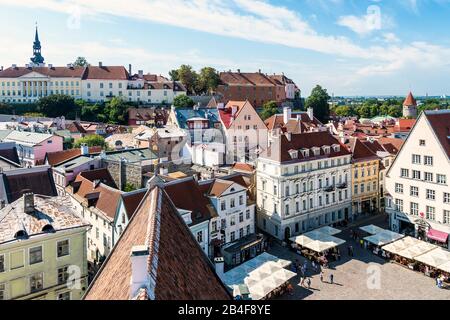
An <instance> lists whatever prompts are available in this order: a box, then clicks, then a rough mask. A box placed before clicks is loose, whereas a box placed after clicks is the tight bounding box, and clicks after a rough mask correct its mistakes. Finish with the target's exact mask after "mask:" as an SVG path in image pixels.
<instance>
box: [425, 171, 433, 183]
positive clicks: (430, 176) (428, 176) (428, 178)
mask: <svg viewBox="0 0 450 320" xmlns="http://www.w3.org/2000/svg"><path fill="white" fill-rule="evenodd" d="M425 181H427V182H433V174H432V173H431V172H425Z"/></svg>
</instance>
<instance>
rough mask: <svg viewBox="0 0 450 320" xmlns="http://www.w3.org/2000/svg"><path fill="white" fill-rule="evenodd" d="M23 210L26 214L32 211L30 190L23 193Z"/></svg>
mask: <svg viewBox="0 0 450 320" xmlns="http://www.w3.org/2000/svg"><path fill="white" fill-rule="evenodd" d="M23 212H25V213H27V214H30V213H33V212H34V194H33V193H32V192H31V193H25V194H24V195H23Z"/></svg>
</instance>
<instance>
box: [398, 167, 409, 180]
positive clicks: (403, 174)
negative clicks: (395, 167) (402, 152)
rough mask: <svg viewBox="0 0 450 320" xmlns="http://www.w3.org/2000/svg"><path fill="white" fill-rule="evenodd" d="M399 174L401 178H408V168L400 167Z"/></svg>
mask: <svg viewBox="0 0 450 320" xmlns="http://www.w3.org/2000/svg"><path fill="white" fill-rule="evenodd" d="M400 176H401V177H402V178H408V177H409V170H408V169H404V168H402V169H401V170H400Z"/></svg>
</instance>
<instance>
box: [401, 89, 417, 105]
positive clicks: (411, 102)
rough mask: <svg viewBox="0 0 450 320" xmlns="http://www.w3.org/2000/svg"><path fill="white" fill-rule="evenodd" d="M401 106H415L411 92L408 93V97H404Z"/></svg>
mask: <svg viewBox="0 0 450 320" xmlns="http://www.w3.org/2000/svg"><path fill="white" fill-rule="evenodd" d="M403 105H404V106H417V102H416V99H414V96H413V94H412V92H411V91H410V92H409V93H408V96H407V97H406V99H405V101H404V102H403Z"/></svg>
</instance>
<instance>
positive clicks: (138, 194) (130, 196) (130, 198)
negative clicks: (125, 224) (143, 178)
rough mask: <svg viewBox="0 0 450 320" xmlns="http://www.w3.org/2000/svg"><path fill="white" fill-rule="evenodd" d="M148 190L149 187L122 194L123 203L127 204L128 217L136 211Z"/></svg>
mask: <svg viewBox="0 0 450 320" xmlns="http://www.w3.org/2000/svg"><path fill="white" fill-rule="evenodd" d="M147 191H148V190H147V189H139V190H135V191H132V192H127V193H124V194H122V201H123V205H124V206H125V211H126V212H127V215H128V219H130V218H131V217H132V216H133V213H134V212H135V211H136V209H137V207H138V206H139V204H140V203H141V201H142V199H143V198H144V196H145V194H146V193H147Z"/></svg>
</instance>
